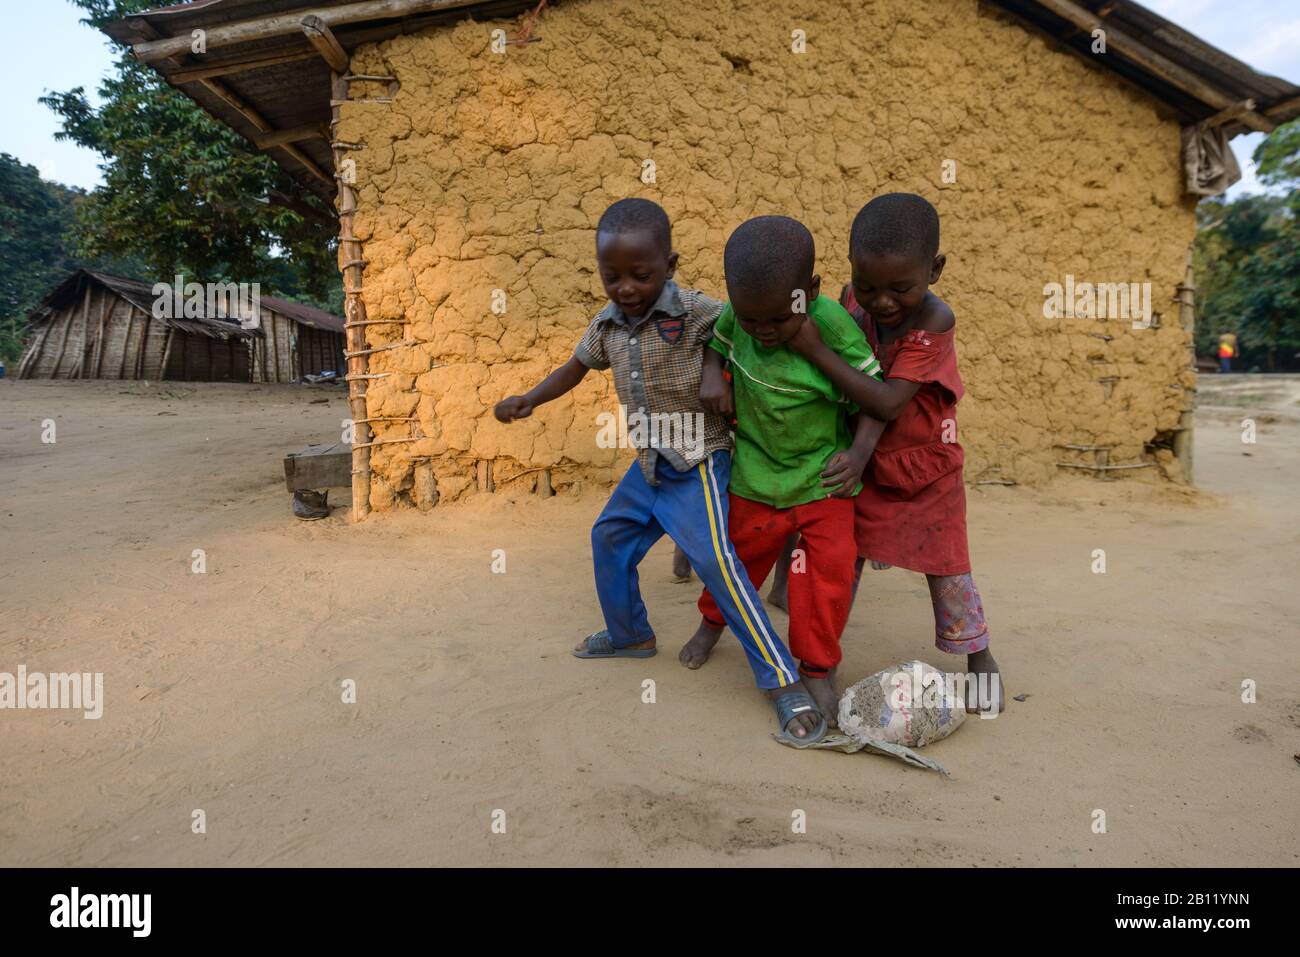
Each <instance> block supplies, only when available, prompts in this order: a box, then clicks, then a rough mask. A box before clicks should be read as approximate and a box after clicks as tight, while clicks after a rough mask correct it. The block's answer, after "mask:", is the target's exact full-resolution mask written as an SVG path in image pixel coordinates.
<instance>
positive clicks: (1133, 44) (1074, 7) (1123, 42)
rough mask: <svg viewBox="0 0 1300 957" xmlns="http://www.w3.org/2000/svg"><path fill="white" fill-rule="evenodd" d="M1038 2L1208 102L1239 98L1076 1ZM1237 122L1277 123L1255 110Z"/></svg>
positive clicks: (1220, 105)
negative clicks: (1103, 35)
mask: <svg viewBox="0 0 1300 957" xmlns="http://www.w3.org/2000/svg"><path fill="white" fill-rule="evenodd" d="M1037 2H1038V3H1039V4H1040V5H1041V6H1043V7H1045V8H1047V9H1048V10H1050V11H1052V12H1053V13H1054V14H1056V15H1057V16H1058V17H1061V18H1062V19H1063V20H1068V21H1069V22H1070V23H1072V24H1074V25H1075V26H1076V27H1078V28H1080V29H1081V30H1086V31H1088V32H1089V33H1091V32H1092V31H1093V30H1104V31H1105V33H1106V49H1107V51H1110V50H1115V51H1116V52H1117V53H1119V54H1121V55H1122V56H1123V57H1124V58H1125V59H1126V60H1131V61H1132V62H1134V63H1136V64H1137V65H1138V66H1140V67H1142V68H1143V69H1145V70H1147V71H1149V72H1150V73H1152V74H1153V75H1155V76H1157V77H1159V78H1160V79H1162V80H1164V81H1165V82H1166V83H1168V84H1170V85H1171V86H1175V87H1177V88H1178V89H1180V90H1182V91H1183V92H1184V93H1187V94H1189V95H1191V96H1193V97H1195V98H1196V99H1198V100H1200V101H1201V102H1202V103H1204V104H1206V105H1207V106H1212V107H1214V108H1215V109H1219V110H1226V109H1228V108H1229V107H1235V106H1236V105H1237V102H1236V101H1235V100H1234V99H1233V98H1232V97H1230V96H1228V95H1227V94H1226V93H1224V92H1223V91H1222V90H1219V89H1217V88H1215V87H1213V86H1211V85H1210V84H1209V83H1206V82H1205V81H1204V80H1202V79H1201V78H1200V77H1199V76H1197V75H1196V74H1195V73H1192V72H1191V71H1190V70H1187V69H1185V68H1184V67H1181V66H1179V65H1178V64H1177V63H1174V62H1173V61H1172V60H1168V59H1166V58H1165V57H1163V56H1161V55H1160V54H1159V53H1156V52H1155V51H1154V50H1152V49H1150V48H1149V47H1146V46H1144V45H1143V44H1141V43H1139V42H1138V41H1137V40H1134V39H1133V38H1132V37H1130V36H1129V35H1128V34H1126V33H1122V32H1120V31H1119V30H1116V29H1115V28H1114V27H1113V26H1111V25H1110V24H1109V23H1107V22H1106V21H1104V20H1102V18H1101V17H1099V16H1098V15H1097V14H1095V13H1093V12H1092V11H1090V10H1086V9H1084V8H1083V7H1081V6H1079V5H1078V4H1077V3H1073V2H1072V0H1037ZM1238 122H1240V123H1241V124H1242V125H1244V126H1247V127H1249V128H1250V129H1252V130H1258V131H1260V132H1262V133H1268V132H1271V131H1272V130H1273V129H1274V128H1275V127H1276V124H1275V123H1273V122H1272V121H1270V120H1268V119H1267V118H1265V117H1263V116H1260V115H1259V114H1258V113H1255V112H1253V111H1251V112H1247V113H1244V114H1242V115H1241V116H1240V117H1238Z"/></svg>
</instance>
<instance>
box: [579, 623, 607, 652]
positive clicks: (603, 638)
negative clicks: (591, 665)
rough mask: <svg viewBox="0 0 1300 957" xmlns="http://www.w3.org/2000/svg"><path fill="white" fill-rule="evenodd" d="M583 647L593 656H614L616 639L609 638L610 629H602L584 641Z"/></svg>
mask: <svg viewBox="0 0 1300 957" xmlns="http://www.w3.org/2000/svg"><path fill="white" fill-rule="evenodd" d="M582 643H583V645H584V646H585V647H586V649H587V652H588V653H589V654H593V655H612V654H613V653H614V639H612V638H610V637H609V631H608V629H601V630H600V631H597V632H594V633H592V634H590V635H588V636H587V637H586V638H584V639H582Z"/></svg>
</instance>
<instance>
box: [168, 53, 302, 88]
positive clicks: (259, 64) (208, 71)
mask: <svg viewBox="0 0 1300 957" xmlns="http://www.w3.org/2000/svg"><path fill="white" fill-rule="evenodd" d="M314 56H316V51H315V50H294V51H292V52H290V53H273V54H265V53H263V54H259V55H258V56H249V57H239V58H237V59H230V60H224V61H222V62H221V63H213V64H212V65H211V66H203V67H190V68H188V69H184V70H177V71H176V72H175V73H169V74H167V80H168V82H170V83H177V84H180V83H194V82H196V81H198V80H209V79H212V78H213V77H218V76H229V75H230V74H231V73H247V72H248V71H249V70H260V69H262V68H263V67H268V66H277V65H279V64H281V63H295V62H297V61H299V60H310V59H311V58H312V57H314Z"/></svg>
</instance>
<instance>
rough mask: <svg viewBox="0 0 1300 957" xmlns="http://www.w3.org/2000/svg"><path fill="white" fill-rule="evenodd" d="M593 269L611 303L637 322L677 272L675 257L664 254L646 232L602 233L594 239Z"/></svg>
mask: <svg viewBox="0 0 1300 957" xmlns="http://www.w3.org/2000/svg"><path fill="white" fill-rule="evenodd" d="M596 265H597V267H598V268H599V269H600V281H601V284H602V285H604V287H605V295H607V296H609V300H610V302H612V303H614V304H615V305H617V306H618V307H619V308H620V309H622V310H623V315H625V316H627V317H628V318H629V319H640V318H641V317H642V316H644V315H645V313H646V310H647V309H649V308H650V307H651V306H653V305H654V304H655V301H656V300H657V299H658V298H659V294H660V293H662V292H663V291H664V285H665V284H666V283H667V282H668V280H669V279H671V278H672V277H673V273H675V272H676V271H677V254H676V253H675V252H672V251H671V250H665V249H664V248H663V244H662V243H661V242H660V241H659V240H658V238H657V237H656V236H655V235H654V233H652V232H650V231H648V230H641V231H638V232H629V233H601V234H599V235H598V236H597V237H596Z"/></svg>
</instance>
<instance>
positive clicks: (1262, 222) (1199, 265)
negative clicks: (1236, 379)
mask: <svg viewBox="0 0 1300 957" xmlns="http://www.w3.org/2000/svg"><path fill="white" fill-rule="evenodd" d="M1255 162H1256V164H1257V167H1258V170H1259V176H1260V179H1261V180H1262V181H1263V182H1264V183H1266V184H1268V185H1270V186H1273V187H1274V188H1275V189H1278V190H1283V191H1284V192H1280V193H1268V194H1264V195H1257V196H1243V197H1241V198H1239V199H1237V200H1235V201H1233V202H1231V203H1225V202H1224V201H1222V200H1207V201H1205V202H1203V203H1201V205H1200V207H1199V208H1198V209H1197V217H1198V231H1197V237H1196V247H1195V250H1194V263H1193V265H1194V269H1195V272H1196V284H1197V287H1198V293H1197V313H1198V315H1197V326H1196V348H1197V352H1198V353H1200V354H1202V355H1213V354H1214V348H1215V346H1216V344H1217V343H1218V338H1219V335H1220V334H1221V333H1224V332H1235V333H1236V334H1237V336H1238V337H1239V346H1240V348H1241V354H1242V358H1243V360H1244V361H1243V362H1242V363H1240V367H1241V368H1243V369H1246V368H1251V367H1255V366H1258V367H1260V368H1263V369H1266V370H1272V369H1275V368H1278V367H1279V366H1290V367H1294V366H1295V365H1296V357H1297V353H1300V121H1293V122H1291V123H1287V124H1285V125H1283V126H1280V127H1278V128H1277V129H1276V130H1274V131H1273V132H1272V133H1271V134H1269V136H1267V137H1266V138H1265V139H1264V141H1263V142H1262V143H1261V144H1260V145H1259V147H1258V149H1256V151H1255Z"/></svg>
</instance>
